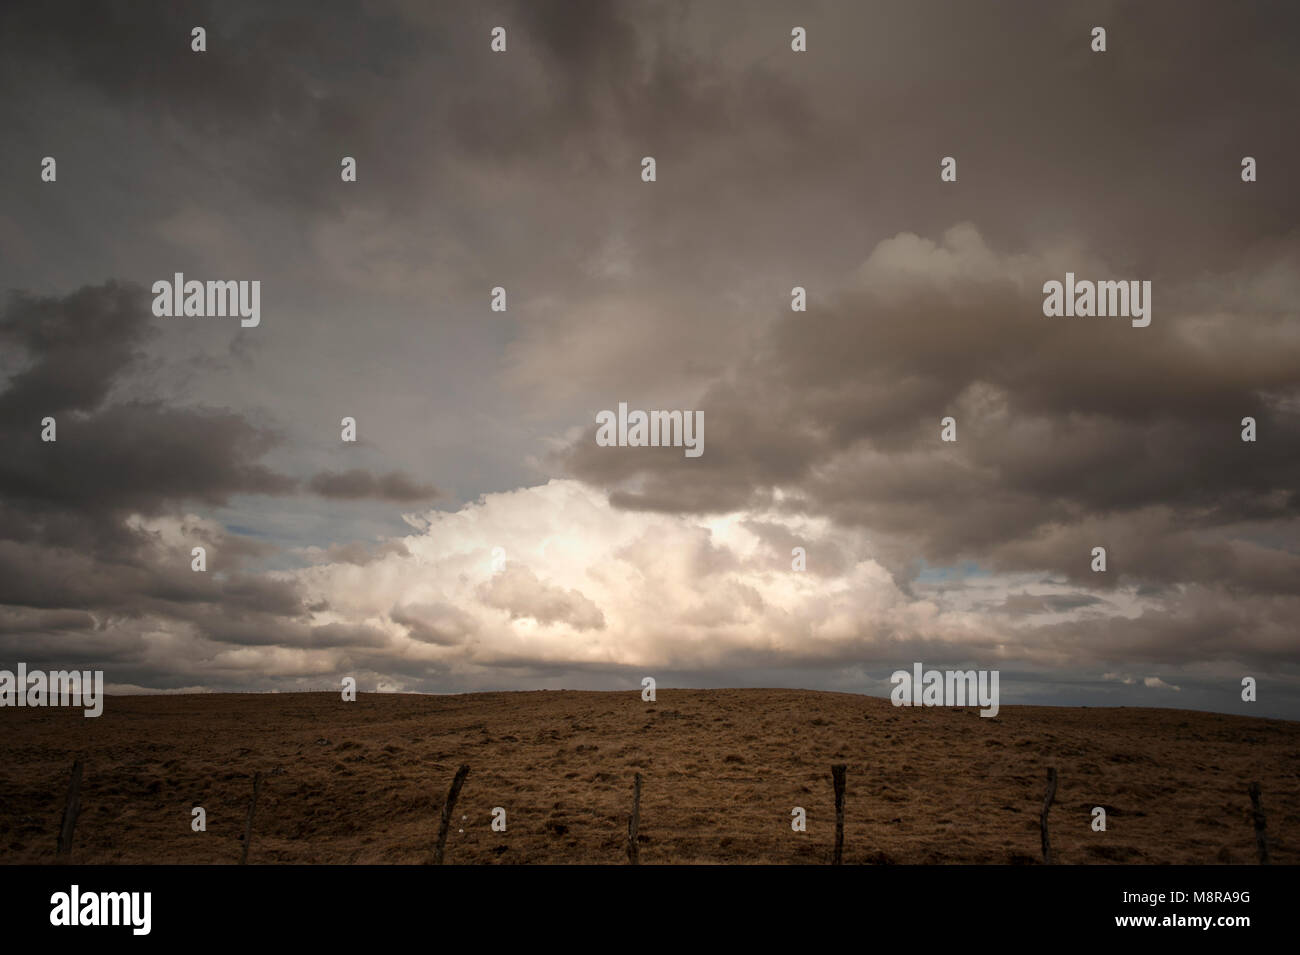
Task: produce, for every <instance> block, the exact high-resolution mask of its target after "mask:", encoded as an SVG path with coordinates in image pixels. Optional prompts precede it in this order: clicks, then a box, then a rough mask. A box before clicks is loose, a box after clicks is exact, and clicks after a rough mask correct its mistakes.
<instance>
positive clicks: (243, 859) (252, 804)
mask: <svg viewBox="0 0 1300 955" xmlns="http://www.w3.org/2000/svg"><path fill="white" fill-rule="evenodd" d="M261 791H262V774H261V773H253V798H252V799H251V800H250V801H249V803H248V819H247V820H246V821H245V822H244V849H243V851H242V852H240V853H239V864H240V865H247V864H248V847H249V846H250V845H252V843H253V813H255V812H257V794H258V793H260V792H261Z"/></svg>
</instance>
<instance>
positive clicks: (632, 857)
mask: <svg viewBox="0 0 1300 955" xmlns="http://www.w3.org/2000/svg"><path fill="white" fill-rule="evenodd" d="M640 828H641V774H640V773H637V774H636V776H635V778H634V779H633V780H632V815H630V816H628V817H627V861H628V862H629V863H630V864H631V865H637V864H639V861H640V847H639V846H638V845H637V831H638V830H639V829H640Z"/></svg>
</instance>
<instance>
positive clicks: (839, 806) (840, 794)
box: [831, 763, 849, 865]
mask: <svg viewBox="0 0 1300 955" xmlns="http://www.w3.org/2000/svg"><path fill="white" fill-rule="evenodd" d="M848 768H849V767H848V765H847V764H845V763H836V764H835V765H834V766H832V767H831V782H832V783H834V785H835V858H833V859H832V860H831V865H840V864H841V863H842V862H843V861H844V775H845V773H847V772H848Z"/></svg>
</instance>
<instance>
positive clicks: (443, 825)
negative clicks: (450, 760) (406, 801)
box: [433, 763, 469, 865]
mask: <svg viewBox="0 0 1300 955" xmlns="http://www.w3.org/2000/svg"><path fill="white" fill-rule="evenodd" d="M468 775H469V764H468V763H461V764H460V769H458V770H456V775H455V777H454V778H453V779H452V781H451V788H450V789H448V790H447V801H446V802H444V803H443V804H442V819H441V820H440V821H439V822H438V844H437V845H435V846H434V847H433V864H434V865H442V856H443V852H444V851H445V850H446V848H447V830H448V829H450V828H451V814H452V812H453V811H454V810H455V808H456V800H457V799H458V798H460V787H461V786H463V785H465V777H466V776H468Z"/></svg>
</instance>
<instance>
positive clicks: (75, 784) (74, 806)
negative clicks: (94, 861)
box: [58, 759, 81, 858]
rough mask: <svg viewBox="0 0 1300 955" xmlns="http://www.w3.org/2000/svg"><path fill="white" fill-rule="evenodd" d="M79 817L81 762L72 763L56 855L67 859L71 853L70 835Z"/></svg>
mask: <svg viewBox="0 0 1300 955" xmlns="http://www.w3.org/2000/svg"><path fill="white" fill-rule="evenodd" d="M79 815H81V760H79V759H78V760H74V761H73V763H72V779H71V780H69V782H68V799H67V801H66V802H65V803H64V804H63V825H62V826H61V827H60V828H59V842H58V854H59V856H60V857H63V858H67V856H68V855H69V854H70V853H71V852H72V833H73V830H74V829H76V827H77V817H78V816H79Z"/></svg>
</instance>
